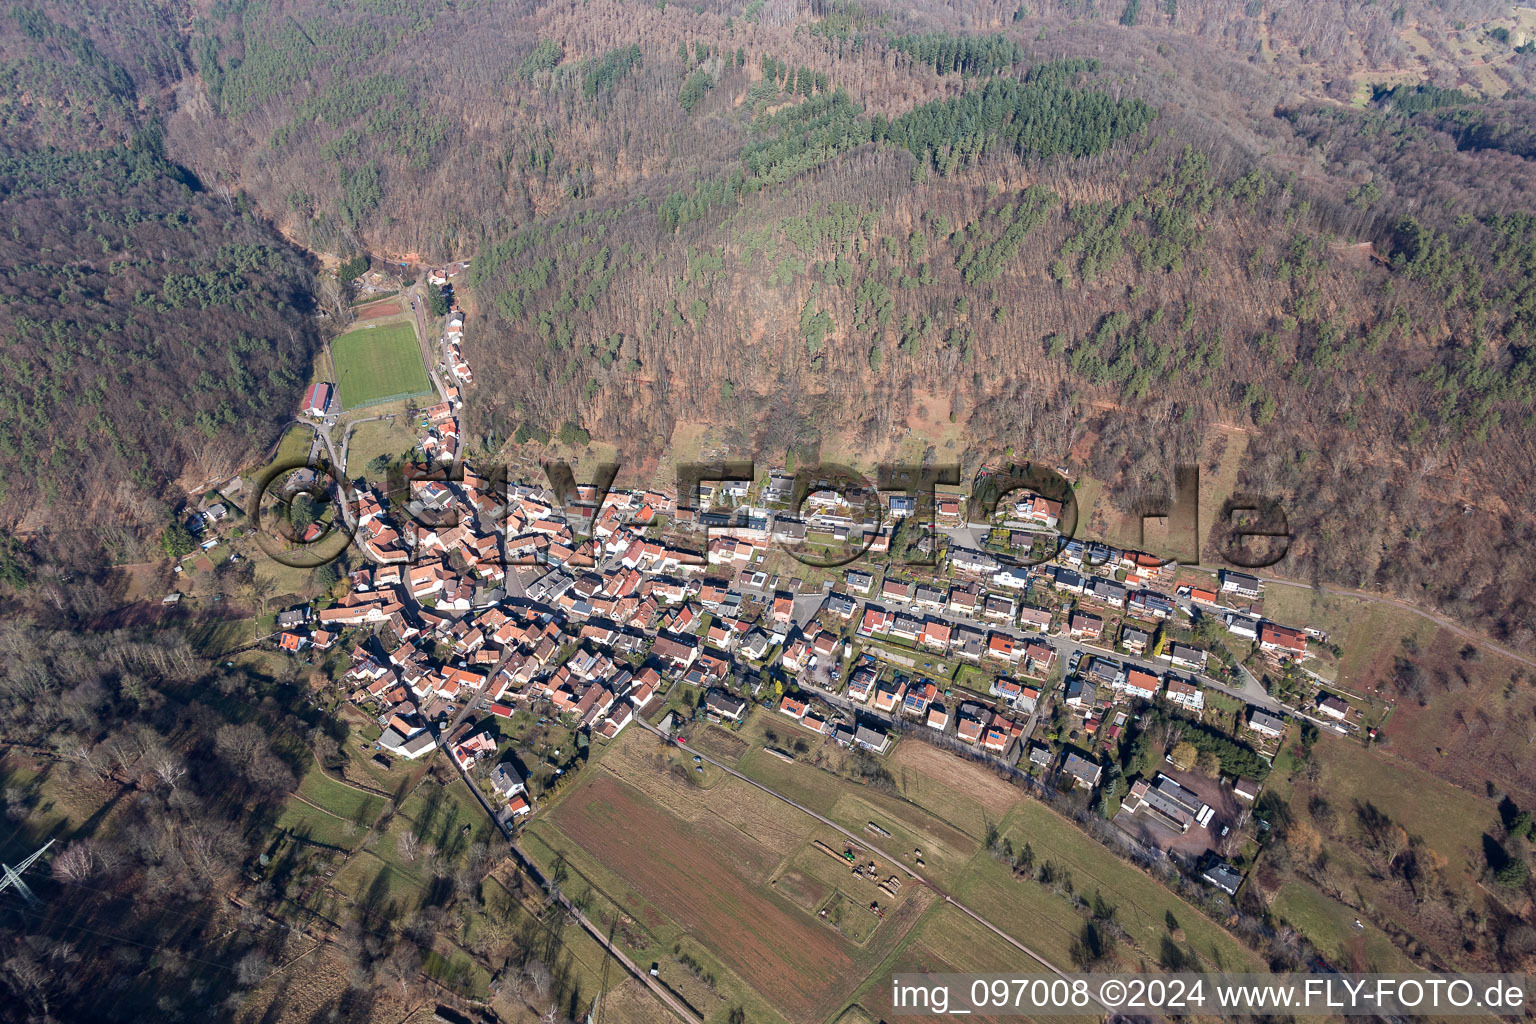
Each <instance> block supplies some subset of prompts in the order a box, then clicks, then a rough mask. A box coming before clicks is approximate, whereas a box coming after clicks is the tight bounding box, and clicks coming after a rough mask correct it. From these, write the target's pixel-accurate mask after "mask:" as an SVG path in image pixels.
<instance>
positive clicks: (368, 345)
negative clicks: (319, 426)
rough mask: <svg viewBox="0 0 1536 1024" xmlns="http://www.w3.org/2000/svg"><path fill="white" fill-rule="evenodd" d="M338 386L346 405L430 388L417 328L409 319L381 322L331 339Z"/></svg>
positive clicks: (402, 396) (405, 395)
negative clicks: (333, 339) (399, 321)
mask: <svg viewBox="0 0 1536 1024" xmlns="http://www.w3.org/2000/svg"><path fill="white" fill-rule="evenodd" d="M331 357H332V359H334V360H335V363H336V378H337V386H338V389H339V391H340V397H341V404H342V408H344V409H357V408H359V407H361V406H364V405H368V404H370V403H374V402H377V401H379V400H380V399H384V398H405V397H409V396H412V395H425V394H428V393H430V392H431V390H432V383H431V381H430V380H428V379H427V368H426V366H424V365H423V364H422V361H421V347H420V346H419V345H418V344H417V342H416V329H415V328H414V327H413V326H411V324H409V323H391V324H381V325H379V326H377V327H360V328H357V329H356V330H352V331H348V332H347V333H346V334H343V335H342V336H341V337H339V338H337V339H336V340H335V341H333V342H331Z"/></svg>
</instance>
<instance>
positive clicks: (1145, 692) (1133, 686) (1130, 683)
mask: <svg viewBox="0 0 1536 1024" xmlns="http://www.w3.org/2000/svg"><path fill="white" fill-rule="evenodd" d="M1124 689H1125V692H1126V695H1127V696H1130V697H1135V698H1137V699H1139V700H1155V699H1156V698H1157V694H1158V691H1159V690H1160V689H1162V681H1161V680H1160V679H1158V678H1157V676H1155V675H1153V674H1152V673H1151V672H1148V671H1147V670H1146V669H1141V668H1127V669H1126V670H1125V687H1124Z"/></svg>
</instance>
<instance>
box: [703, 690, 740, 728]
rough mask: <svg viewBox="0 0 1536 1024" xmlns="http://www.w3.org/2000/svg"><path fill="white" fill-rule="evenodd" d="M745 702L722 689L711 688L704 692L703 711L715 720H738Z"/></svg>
mask: <svg viewBox="0 0 1536 1024" xmlns="http://www.w3.org/2000/svg"><path fill="white" fill-rule="evenodd" d="M746 710H747V702H746V701H745V700H743V699H741V698H740V697H737V696H735V695H734V694H730V693H727V692H726V691H724V690H720V689H714V688H711V689H709V690H707V691H705V693H704V711H705V713H706V714H708V715H710V716H711V717H712V718H714V719H715V720H716V721H723V722H739V721H741V717H742V715H743V714H745V713H746Z"/></svg>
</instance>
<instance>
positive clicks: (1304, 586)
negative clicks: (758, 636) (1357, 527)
mask: <svg viewBox="0 0 1536 1024" xmlns="http://www.w3.org/2000/svg"><path fill="white" fill-rule="evenodd" d="M1259 579H1261V580H1263V581H1264V582H1265V583H1266V584H1273V585H1275V586H1280V587H1295V588H1296V589H1298V590H1321V591H1322V592H1323V593H1325V594H1334V595H1336V596H1338V597H1352V598H1355V599H1356V600H1359V601H1371V602H1374V603H1376V604H1387V605H1391V606H1392V607H1394V608H1401V609H1402V610H1403V611H1405V612H1412V613H1413V614H1415V615H1421V616H1423V617H1424V618H1426V619H1428V620H1429V621H1431V622H1433V623H1434V624H1435V625H1437V626H1439V627H1441V628H1442V629H1446V630H1449V631H1450V632H1452V633H1454V634H1456V635H1457V636H1459V637H1461V638H1462V639H1463V640H1466V641H1468V642H1469V643H1474V644H1478V645H1480V646H1483V647H1486V648H1488V649H1489V650H1491V651H1494V652H1495V653H1498V654H1502V655H1503V656H1504V657H1506V658H1508V659H1509V660H1510V661H1515V662H1519V663H1520V664H1522V665H1525V666H1527V667H1529V668H1536V658H1532V657H1530V656H1529V655H1525V654H1521V653H1520V652H1519V651H1513V650H1510V649H1509V648H1508V647H1505V646H1504V645H1503V644H1501V643H1499V642H1497V641H1496V640H1493V639H1491V638H1489V637H1487V636H1483V635H1482V634H1480V633H1474V632H1472V631H1471V630H1470V629H1467V628H1466V627H1465V626H1461V625H1457V623H1456V622H1454V621H1453V620H1451V619H1448V618H1446V617H1445V616H1444V615H1441V614H1439V613H1438V612H1430V611H1425V610H1424V609H1423V608H1420V607H1418V606H1417V605H1413V604H1409V603H1408V602H1407V601H1400V600H1398V599H1397V598H1395V597H1386V596H1384V595H1381V594H1372V593H1370V592H1369V591H1364V590H1351V589H1349V588H1347V587H1329V586H1322V587H1314V586H1313V585H1312V584H1310V583H1302V582H1300V581H1299V580H1287V579H1281V578H1280V577H1278V576H1260V577H1259Z"/></svg>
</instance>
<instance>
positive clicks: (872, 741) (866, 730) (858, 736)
mask: <svg viewBox="0 0 1536 1024" xmlns="http://www.w3.org/2000/svg"><path fill="white" fill-rule="evenodd" d="M853 738H854V742H855V743H857V744H858V745H859V746H861V747H863V748H864V749H865V750H868V751H869V752H871V753H874V754H883V753H885V752H886V750H887V749H889V747H890V745H891V738H890V737H889V736H888V735H886V734H885V733H883V732H881V731H880V730H879V729H875V728H873V727H871V726H868V725H860V726H859V727H858V728H857V729H855V730H854V732H853Z"/></svg>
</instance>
